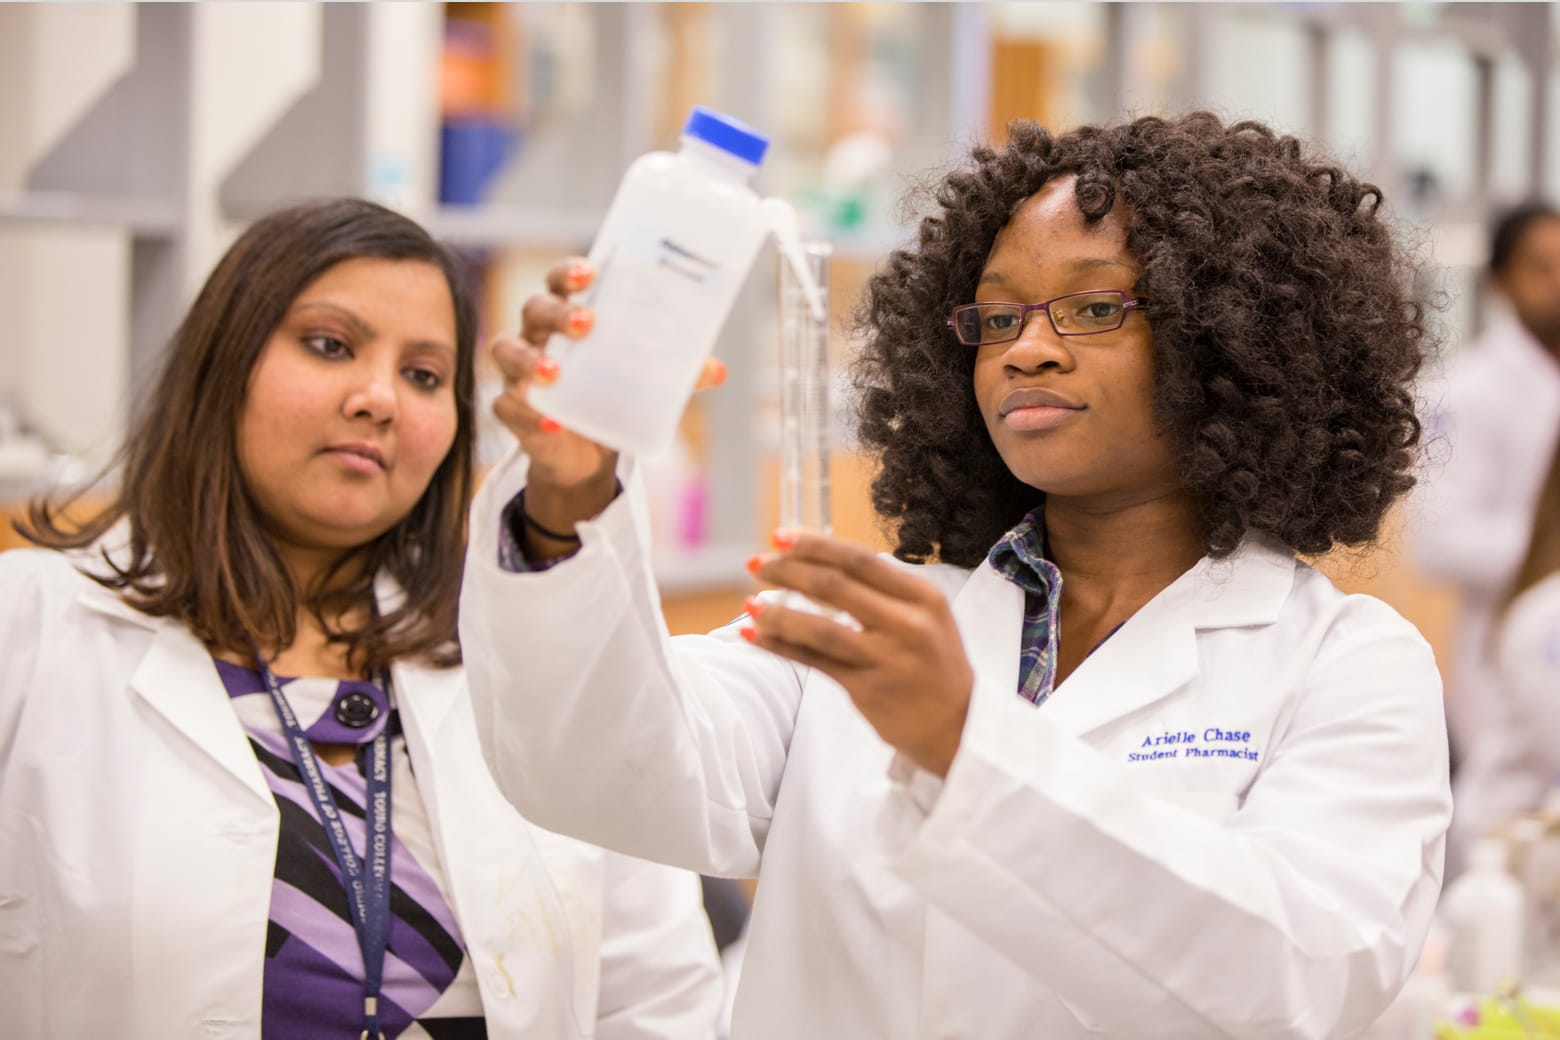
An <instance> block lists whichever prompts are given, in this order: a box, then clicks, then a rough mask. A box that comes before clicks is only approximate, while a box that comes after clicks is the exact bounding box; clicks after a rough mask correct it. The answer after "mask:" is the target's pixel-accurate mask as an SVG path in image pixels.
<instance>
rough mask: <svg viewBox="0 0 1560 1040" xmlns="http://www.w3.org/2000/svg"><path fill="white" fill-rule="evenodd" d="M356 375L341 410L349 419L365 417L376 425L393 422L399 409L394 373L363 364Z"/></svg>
mask: <svg viewBox="0 0 1560 1040" xmlns="http://www.w3.org/2000/svg"><path fill="white" fill-rule="evenodd" d="M358 375H359V378H358V379H357V380H356V382H355V383H354V385H353V386H352V388H351V389H350V391H349V392H348V393H347V396H346V399H345V400H344V401H343V402H342V412H343V413H344V414H345V415H346V416H347V418H349V419H367V420H368V421H370V422H372V423H375V424H378V425H383V424H385V423H389V422H393V421H394V420H395V417H396V415H397V414H398V413H399V411H400V400H399V399H398V398H397V396H396V391H395V374H394V373H393V372H385V371H380V369H379V366H373V367H369V366H364V368H363V369H362V371H361V372H360V373H358Z"/></svg>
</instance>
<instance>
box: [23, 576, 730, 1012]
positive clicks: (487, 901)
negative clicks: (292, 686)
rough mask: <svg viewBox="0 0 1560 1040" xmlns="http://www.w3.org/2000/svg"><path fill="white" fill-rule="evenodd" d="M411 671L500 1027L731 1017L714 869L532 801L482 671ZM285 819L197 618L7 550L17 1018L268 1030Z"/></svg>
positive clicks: (414, 716) (420, 735)
mask: <svg viewBox="0 0 1560 1040" xmlns="http://www.w3.org/2000/svg"><path fill="white" fill-rule="evenodd" d="M379 594H380V598H381V600H384V599H386V598H387V597H390V596H393V595H394V591H393V586H392V585H390V584H389V583H383V582H382V583H381V587H380V590H379ZM391 672H392V678H393V687H394V692H395V697H396V703H397V706H398V707H399V709H400V713H401V720H402V724H403V726H404V729H405V733H406V748H407V753H408V754H409V755H410V756H411V761H412V767H413V769H414V770H415V772H416V775H417V778H418V784H417V787H418V792H417V793H419V794H420V795H421V797H422V799H423V802H424V805H425V807H426V809H427V813H428V819H429V824H430V829H431V831H432V834H433V835H434V839H435V842H436V844H437V846H438V850H439V858H440V863H441V864H442V867H443V872H444V878H445V889H446V892H447V894H448V896H449V898H450V903H451V906H452V908H453V910H454V911H455V915H456V918H457V920H458V921H459V923H460V928H461V932H462V935H463V936H464V938H465V941H466V943H467V956H468V957H470V958H471V959H472V962H473V967H474V968H475V969H476V970H475V975H476V978H477V983H478V987H479V989H480V991H481V994H482V1003H483V1007H484V1010H485V1013H486V1016H487V1028H488V1035H489V1036H490V1037H493V1038H495V1040H498V1038H503V1040H521V1038H537V1040H542V1038H545V1040H557V1038H564V1037H596V1038H598V1040H614V1038H618V1040H652V1038H654V1040H675V1038H707V1037H710V1036H712V1035H713V1032H714V1022H715V1016H716V1013H717V1010H718V1005H719V1002H720V998H721V992H720V980H719V976H718V967H717V962H716V958H715V948H714V943H713V941H712V939H711V937H710V932H709V924H708V922H707V920H706V918H705V916H704V912H703V907H702V903H701V901H700V894H699V886H698V880H697V878H695V877H694V876H692V875H689V874H686V873H684V872H681V871H673V870H669V869H668V868H665V867H662V866H659V865H655V864H648V863H644V862H641V861H637V860H631V859H628V858H626V857H623V856H619V855H616V854H613V853H605V852H603V851H602V850H601V849H598V848H594V847H591V846H587V845H584V844H581V843H579V842H577V841H574V840H572V839H569V838H564V837H562V836H559V835H555V834H550V833H548V832H546V831H544V830H542V829H541V828H539V827H534V826H532V825H530V824H528V823H527V822H526V821H524V820H522V819H521V818H520V817H519V816H518V815H517V814H516V813H515V812H514V810H513V809H512V808H511V807H510V806H509V805H508V804H506V803H505V801H504V799H503V797H502V796H501V795H500V794H499V792H498V790H497V788H496V787H495V786H494V784H493V781H492V778H491V777H490V776H489V774H488V772H487V769H486V767H485V766H484V765H483V763H482V759H481V752H480V750H479V748H478V743H477V734H476V731H475V728H474V726H473V721H472V716H471V710H470V703H469V701H468V699H467V694H466V690H465V683H464V678H463V674H462V670H461V669H459V668H453V669H435V668H431V667H419V666H417V665H415V664H410V663H401V664H397V665H395V666H394V667H393V668H392V669H391ZM407 793H409V792H398V793H397V795H396V796H397V797H406V795H407ZM278 828H279V816H278V812H277V808H276V803H275V801H274V799H273V797H272V794H271V791H270V789H269V788H268V787H267V786H266V780H265V776H264V774H263V772H262V770H261V767H260V765H259V763H258V761H257V760H256V759H255V755H254V752H253V751H252V750H251V748H250V746H249V741H248V738H247V736H246V734H245V731H244V727H243V724H242V723H241V722H239V720H238V717H237V715H236V714H235V713H234V711H233V709H232V707H231V706H230V705H229V703H228V695H227V691H226V690H225V689H224V688H223V685H222V680H221V678H220V676H219V675H218V673H217V670H216V668H215V667H214V666H213V664H212V660H211V656H210V654H209V653H208V652H207V651H206V649H205V647H204V646H203V645H202V644H201V643H200V642H199V641H198V640H197V639H196V638H195V637H194V636H193V635H191V634H190V632H189V631H188V630H187V629H185V628H184V627H183V626H182V625H181V624H179V623H176V622H173V621H170V620H167V619H158V618H152V617H148V616H147V615H145V614H142V613H140V612H139V611H137V610H134V609H133V608H131V607H129V606H128V605H127V604H126V603H125V602H124V601H123V600H122V599H121V598H120V597H119V596H117V595H116V594H114V593H112V592H110V591H109V590H107V589H104V588H102V587H101V586H99V585H97V584H96V583H94V582H92V581H91V580H89V579H87V578H86V577H84V576H82V575H81V574H80V573H78V572H77V571H76V570H75V569H74V568H73V567H72V565H71V560H70V559H69V558H67V557H66V556H64V555H62V554H59V553H55V552H51V551H45V550H38V549H27V550H13V551H11V552H7V553H0V1035H4V1036H6V1037H15V1038H17V1040H85V1038H88V1037H103V1038H107V1037H114V1038H123V1040H185V1038H189V1040H196V1038H200V1040H208V1038H214V1037H222V1038H257V1037H259V1035H260V1006H261V985H262V980H263V974H264V970H265V969H264V965H265V937H266V926H267V916H268V912H269V907H270V899H271V885H272V877H273V871H274V867H275V859H276V846H277V838H278Z"/></svg>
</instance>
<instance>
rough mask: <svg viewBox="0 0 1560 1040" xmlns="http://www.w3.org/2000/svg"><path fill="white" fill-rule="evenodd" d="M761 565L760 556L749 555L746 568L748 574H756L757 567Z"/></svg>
mask: <svg viewBox="0 0 1560 1040" xmlns="http://www.w3.org/2000/svg"><path fill="white" fill-rule="evenodd" d="M763 565H764V558H763V557H762V556H749V557H748V562H747V570H748V573H749V574H757V573H758V569H759V568H760V567H762V566H763Z"/></svg>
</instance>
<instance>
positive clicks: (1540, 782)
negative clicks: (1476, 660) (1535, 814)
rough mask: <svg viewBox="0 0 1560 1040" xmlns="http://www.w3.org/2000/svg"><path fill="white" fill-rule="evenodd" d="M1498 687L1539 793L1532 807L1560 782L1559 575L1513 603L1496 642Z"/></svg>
mask: <svg viewBox="0 0 1560 1040" xmlns="http://www.w3.org/2000/svg"><path fill="white" fill-rule="evenodd" d="M1497 648H1498V654H1497V660H1498V663H1499V666H1500V680H1501V685H1502V687H1503V688H1504V689H1505V691H1506V693H1507V695H1508V696H1509V697H1510V699H1511V706H1512V714H1513V716H1514V717H1515V719H1516V720H1517V725H1516V726H1515V727H1513V729H1512V732H1511V736H1512V739H1513V740H1514V741H1521V742H1522V744H1523V745H1524V746H1523V749H1522V750H1523V758H1524V759H1525V760H1526V761H1528V762H1530V763H1531V764H1532V776H1533V784H1534V786H1535V787H1536V788H1537V792H1536V796H1535V798H1534V805H1535V806H1536V804H1537V803H1538V801H1540V800H1542V798H1543V795H1544V794H1546V793H1547V792H1548V791H1549V789H1550V788H1551V787H1552V786H1554V784H1555V781H1556V778H1560V573H1557V574H1551V575H1550V576H1549V577H1547V578H1545V579H1543V580H1542V581H1540V582H1538V583H1537V584H1535V585H1534V586H1533V587H1532V588H1530V589H1528V590H1527V591H1525V592H1523V593H1522V595H1520V596H1518V597H1517V598H1516V599H1514V600H1512V602H1511V608H1510V609H1509V610H1508V611H1507V612H1506V616H1505V618H1504V619H1503V621H1502V623H1501V626H1500V631H1499V638H1498V641H1497Z"/></svg>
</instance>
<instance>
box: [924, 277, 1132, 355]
mask: <svg viewBox="0 0 1560 1040" xmlns="http://www.w3.org/2000/svg"><path fill="white" fill-rule="evenodd" d="M1079 296H1116V297H1119V298H1120V299H1121V320H1120V321H1119V322H1117V323H1116V324H1115V325H1112V326H1111V327H1110V328H1108V329H1089V330H1087V331H1084V332H1064V331H1062V329H1061V328H1059V327H1058V326H1057V324H1056V315H1054V314H1053V313H1051V305H1052V304H1053V303H1060V302H1061V301H1063V300H1071V299H1074V298H1076V297H1079ZM1147 305H1148V300H1147V299H1146V298H1145V297H1142V296H1130V297H1129V296H1128V295H1127V294H1126V293H1124V292H1122V291H1121V290H1120V289H1084V290H1082V291H1080V292H1070V293H1063V294H1062V295H1061V296H1053V297H1051V298H1050V299H1049V300H1042V301H1041V302H1039V303H1007V302H1005V301H1002V300H991V301H988V302H986V303H966V304H961V305H960V306H958V307H955V308H954V309H953V312H952V313H951V314H949V315H948V317H947V318H946V319H945V320H944V322H943V324H945V325H947V326H948V328H950V329H952V330H953V336H954V338H955V339H957V340H958V341H959V342H960V343H961V344H963V345H964V346H966V347H994V346H1000V345H1001V344H1003V343H1012V342H1014V341H1015V340H1017V339H1018V338H1019V337H1020V336H1022V335H1023V334H1024V329H1026V328H1027V327H1028V326H1029V315H1031V314H1033V313H1034V312H1035V311H1045V318H1046V321H1049V322H1050V323H1051V329H1052V331H1054V332H1055V333H1056V334H1057V335H1058V336H1098V335H1099V334H1100V333H1102V332H1115V331H1117V330H1118V329H1120V328H1121V326H1123V325H1125V324H1126V323H1127V315H1128V314H1130V313H1132V312H1133V311H1135V310H1142V309H1143V308H1144V307H1146V306H1147ZM980 307H1017V308H1018V309H1019V313H1018V325H1017V329H1016V331H1015V332H1014V333H1013V335H1011V336H1009V337H1008V338H1007V339H988V340H983V341H981V342H980V343H970V342H968V341H966V340H965V338H964V337H963V336H961V335H959V322H958V318H959V315H960V314H963V313H965V312H966V311H972V310H976V309H977V308H980Z"/></svg>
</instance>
